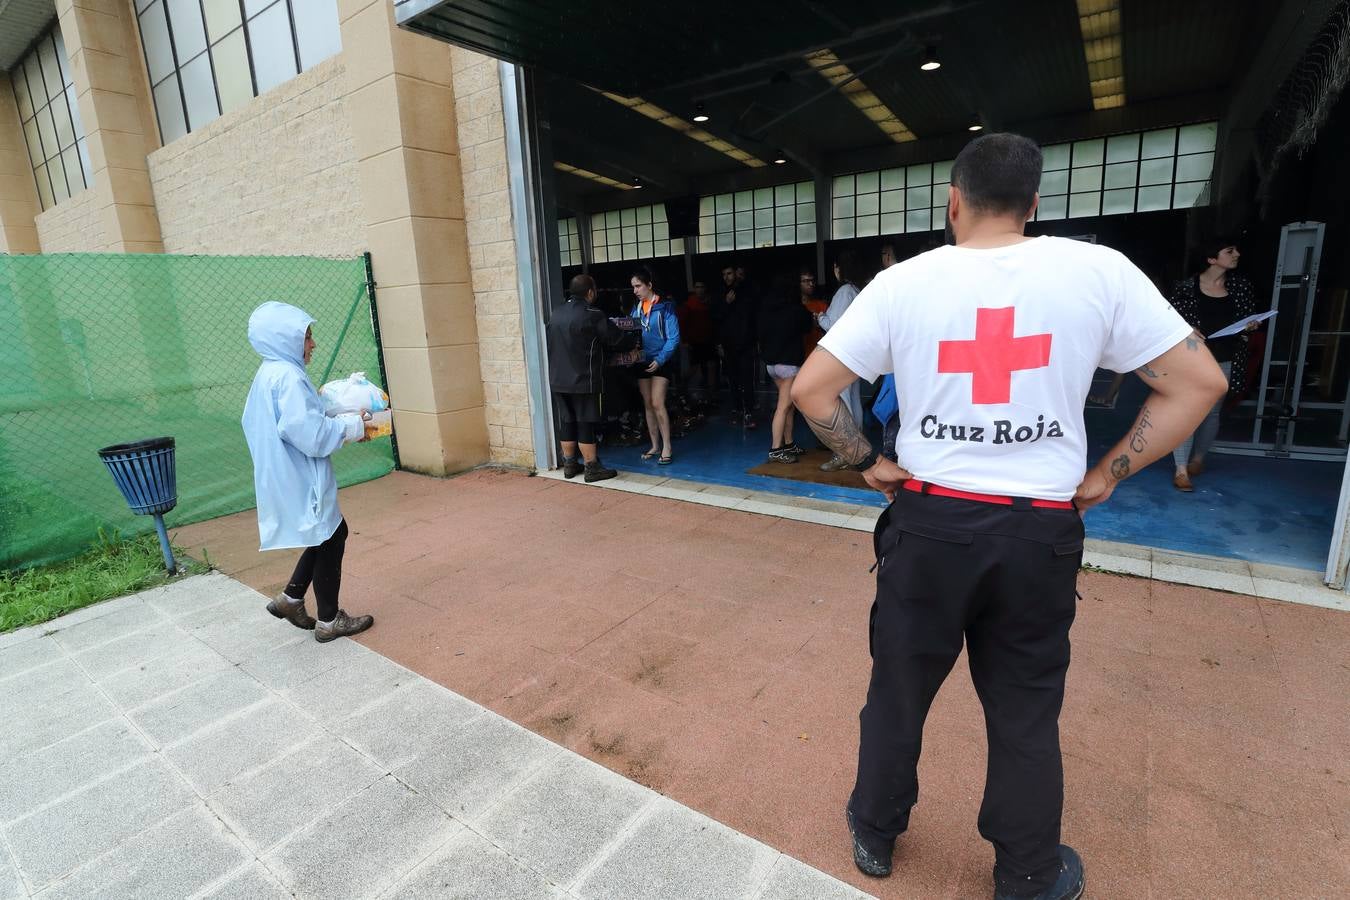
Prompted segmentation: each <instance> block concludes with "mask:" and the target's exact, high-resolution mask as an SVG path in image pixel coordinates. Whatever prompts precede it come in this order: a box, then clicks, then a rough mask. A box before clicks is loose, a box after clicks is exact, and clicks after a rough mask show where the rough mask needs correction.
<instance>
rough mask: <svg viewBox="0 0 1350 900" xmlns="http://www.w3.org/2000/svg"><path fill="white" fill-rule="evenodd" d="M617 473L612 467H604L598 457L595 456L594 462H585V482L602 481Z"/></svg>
mask: <svg viewBox="0 0 1350 900" xmlns="http://www.w3.org/2000/svg"><path fill="white" fill-rule="evenodd" d="M618 474H619V473H618V472H616V471H614V470H613V469H607V468H605V464H604V463H602V462H601V461H600V457H598V456H597V457H596V458H595V462H588V463H586V483H587V484H590V483H591V482H593V481H604V480H605V479H607V478H613V477H614V476H615V475H618Z"/></svg>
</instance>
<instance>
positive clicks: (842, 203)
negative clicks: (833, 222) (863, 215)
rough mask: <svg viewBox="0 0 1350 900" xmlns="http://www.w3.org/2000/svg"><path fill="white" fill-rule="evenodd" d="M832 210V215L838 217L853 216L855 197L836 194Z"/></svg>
mask: <svg viewBox="0 0 1350 900" xmlns="http://www.w3.org/2000/svg"><path fill="white" fill-rule="evenodd" d="M831 210H832V215H833V216H834V218H836V219H847V218H852V216H853V212H854V199H853V198H852V197H838V196H836V197H835V198H834V203H832V204H831Z"/></svg>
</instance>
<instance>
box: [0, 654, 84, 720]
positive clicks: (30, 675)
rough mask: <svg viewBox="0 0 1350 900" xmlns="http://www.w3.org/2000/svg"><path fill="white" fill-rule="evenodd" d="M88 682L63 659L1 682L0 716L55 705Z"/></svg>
mask: <svg viewBox="0 0 1350 900" xmlns="http://www.w3.org/2000/svg"><path fill="white" fill-rule="evenodd" d="M92 683H93V682H92V681H91V680H90V678H89V676H88V675H87V674H85V671H84V669H81V668H80V667H79V665H78V664H76V662H75V660H73V659H71V658H70V657H68V656H63V657H61V658H59V659H56V660H53V661H52V662H49V663H47V664H45V665H40V666H38V667H37V668H34V669H29V670H28V671H27V672H25V673H24V674H23V675H22V676H20V677H18V678H11V679H9V680H8V681H7V682H5V684H4V686H3V690H0V717H3V716H9V715H12V714H14V713H15V712H17V711H20V710H23V709H26V708H28V707H31V706H43V705H46V704H49V703H53V702H58V703H59V702H60V698H61V695H62V694H66V693H69V692H70V691H74V690H78V689H79V687H80V686H81V685H90V684H92Z"/></svg>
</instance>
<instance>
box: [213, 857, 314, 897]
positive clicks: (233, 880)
mask: <svg viewBox="0 0 1350 900" xmlns="http://www.w3.org/2000/svg"><path fill="white" fill-rule="evenodd" d="M293 896H294V895H293V894H292V893H291V892H290V891H288V890H286V889H285V888H283V887H282V886H281V882H279V881H277V879H276V876H275V875H273V874H272V873H271V872H269V871H267V867H266V866H264V865H263V864H262V863H259V862H255V863H252V864H250V865H247V866H245V867H244V868H243V869H242V870H241V871H239V872H235V873H233V874H231V875H230V876H228V877H227V878H226V879H225V881H224V882H222V883H220V884H218V885H216V886H215V887H213V888H208V889H207V890H206V891H205V892H203V893H201V894H198V895H197V898H196V900H290V898H291V897H293Z"/></svg>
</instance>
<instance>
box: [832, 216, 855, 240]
mask: <svg viewBox="0 0 1350 900" xmlns="http://www.w3.org/2000/svg"><path fill="white" fill-rule="evenodd" d="M834 236H835V237H836V238H851V237H853V219H851V218H849V219H835V220H834Z"/></svg>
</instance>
